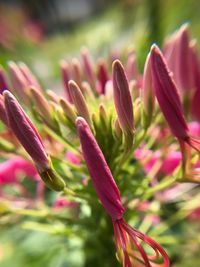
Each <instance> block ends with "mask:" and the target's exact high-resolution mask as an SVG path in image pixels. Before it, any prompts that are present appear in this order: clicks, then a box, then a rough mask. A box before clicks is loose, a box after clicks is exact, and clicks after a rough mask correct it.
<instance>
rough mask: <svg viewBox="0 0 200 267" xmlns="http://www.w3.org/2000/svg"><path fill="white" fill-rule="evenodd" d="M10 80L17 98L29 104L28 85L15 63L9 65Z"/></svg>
mask: <svg viewBox="0 0 200 267" xmlns="http://www.w3.org/2000/svg"><path fill="white" fill-rule="evenodd" d="M9 73H10V79H11V82H12V85H13V90H14V92H16V94H17V96H18V97H19V98H20V99H21V100H22V101H23V102H24V103H25V104H28V103H29V100H28V92H27V88H28V83H27V80H26V79H25V77H24V75H23V74H22V73H21V71H20V69H19V68H18V66H17V65H16V64H15V63H14V62H10V63H9Z"/></svg>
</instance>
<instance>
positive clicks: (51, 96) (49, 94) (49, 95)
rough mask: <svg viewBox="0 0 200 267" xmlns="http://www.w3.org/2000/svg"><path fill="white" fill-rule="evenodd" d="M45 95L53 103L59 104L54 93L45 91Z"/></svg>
mask: <svg viewBox="0 0 200 267" xmlns="http://www.w3.org/2000/svg"><path fill="white" fill-rule="evenodd" d="M47 95H48V97H49V99H50V100H51V101H53V102H55V103H58V102H59V97H58V95H57V94H56V93H54V92H53V91H52V90H47Z"/></svg>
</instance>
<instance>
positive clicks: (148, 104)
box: [141, 54, 155, 128]
mask: <svg viewBox="0 0 200 267" xmlns="http://www.w3.org/2000/svg"><path fill="white" fill-rule="evenodd" d="M141 96H142V100H143V123H144V127H145V128H147V127H148V126H149V125H150V123H151V119H152V116H153V112H154V106H155V93H154V90H153V84H152V74H151V64H150V54H148V56H147V59H146V62H145V66H144V75H143V86H142V89H141Z"/></svg>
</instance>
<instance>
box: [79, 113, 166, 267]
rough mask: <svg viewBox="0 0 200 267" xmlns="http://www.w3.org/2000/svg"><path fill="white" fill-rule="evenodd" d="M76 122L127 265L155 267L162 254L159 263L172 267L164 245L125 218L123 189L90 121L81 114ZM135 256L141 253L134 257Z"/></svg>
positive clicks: (124, 264)
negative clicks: (88, 122)
mask: <svg viewBox="0 0 200 267" xmlns="http://www.w3.org/2000/svg"><path fill="white" fill-rule="evenodd" d="M76 125H77V131H78V135H79V138H80V142H81V147H82V151H83V156H84V158H85V161H86V164H87V167H88V170H89V173H90V175H91V178H92V181H93V185H94V187H95V190H96V193H97V195H98V198H99V199H100V201H101V203H102V205H103V207H104V208H105V210H106V211H107V213H108V214H109V215H110V216H111V218H112V221H113V227H114V234H115V242H116V247H117V250H118V253H119V258H120V260H121V261H122V264H123V267H132V266H139V265H138V264H142V265H144V266H148V267H153V266H155V263H154V260H157V259H158V258H161V257H162V258H163V263H161V264H157V265H156V266H157V267H159V266H160V267H169V258H168V256H167V254H166V252H165V251H164V250H163V248H162V247H160V246H159V244H157V243H156V242H155V241H154V240H152V239H151V238H150V237H148V236H146V235H144V234H142V233H140V232H139V231H137V230H136V229H134V228H132V227H131V226H129V225H128V224H127V223H126V222H125V221H124V219H123V218H122V216H123V214H124V211H125V210H124V207H123V205H122V203H121V200H120V193H119V189H118V187H117V185H116V183H115V180H114V178H113V176H112V173H111V171H110V169H109V167H108V165H107V163H106V161H105V158H104V156H103V153H102V151H101V150H100V148H99V146H98V144H97V142H96V140H95V138H94V136H93V134H92V132H91V130H90V127H89V125H88V124H87V123H86V121H85V120H84V119H83V118H80V117H78V118H77V121H76ZM139 240H141V241H144V242H145V243H146V244H147V245H149V246H150V247H151V248H152V249H153V250H154V251H155V255H156V256H155V257H152V256H148V255H147V254H146V252H145V250H144V249H143V247H142V245H141V244H140V242H139ZM135 253H137V254H135ZM134 255H137V256H136V257H134Z"/></svg>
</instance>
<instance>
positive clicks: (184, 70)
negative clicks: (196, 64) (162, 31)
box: [165, 24, 194, 94]
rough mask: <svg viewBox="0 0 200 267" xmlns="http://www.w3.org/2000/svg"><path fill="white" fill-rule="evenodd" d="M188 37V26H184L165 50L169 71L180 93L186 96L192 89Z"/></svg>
mask: <svg viewBox="0 0 200 267" xmlns="http://www.w3.org/2000/svg"><path fill="white" fill-rule="evenodd" d="M189 43H190V37H189V31H188V24H184V25H182V26H181V28H180V29H179V30H178V31H177V32H175V33H174V35H173V36H172V37H171V39H170V40H169V41H168V44H167V45H166V48H165V55H166V60H167V63H168V66H169V69H170V70H171V71H172V72H173V77H174V80H175V82H176V84H177V86H178V89H179V90H180V92H181V93H186V92H187V94H188V92H189V91H191V90H192V89H194V73H193V71H192V64H193V62H192V58H191V50H190V47H189Z"/></svg>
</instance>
